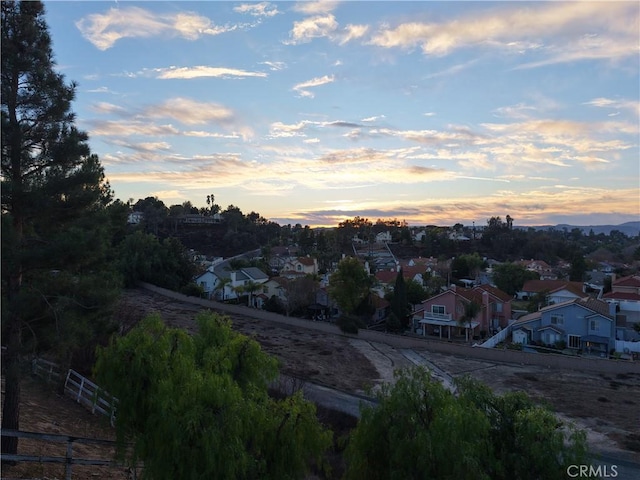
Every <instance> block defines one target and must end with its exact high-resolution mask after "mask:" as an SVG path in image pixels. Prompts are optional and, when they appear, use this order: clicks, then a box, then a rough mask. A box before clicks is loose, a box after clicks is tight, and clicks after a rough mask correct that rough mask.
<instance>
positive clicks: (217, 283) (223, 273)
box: [194, 262, 269, 303]
mask: <svg viewBox="0 0 640 480" xmlns="http://www.w3.org/2000/svg"><path fill="white" fill-rule="evenodd" d="M267 280H269V277H268V276H267V274H266V273H264V272H263V271H262V270H260V269H259V268H256V267H247V268H241V269H240V270H230V269H229V264H228V262H222V263H218V264H216V265H212V266H210V267H209V268H207V270H206V271H205V272H204V273H203V274H201V275H199V276H197V277H196V278H195V280H194V281H195V282H196V283H197V284H198V285H200V286H201V287H202V289H203V290H204V293H205V295H206V296H207V298H212V297H214V298H215V299H216V300H222V301H226V300H236V299H238V298H240V297H241V296H242V294H243V288H244V289H246V288H247V287H255V286H256V285H260V284H263V283H265V282H266V281H267ZM257 291H258V288H257V287H256V288H255V290H254V291H248V292H247V293H248V294H249V297H252V296H253V294H254V293H256V292H257ZM250 300H251V298H250ZM250 303H253V302H250Z"/></svg>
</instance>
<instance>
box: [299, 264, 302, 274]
mask: <svg viewBox="0 0 640 480" xmlns="http://www.w3.org/2000/svg"><path fill="white" fill-rule="evenodd" d="M298 271H299V272H300V271H302V265H300V264H298Z"/></svg>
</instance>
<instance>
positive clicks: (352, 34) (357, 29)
mask: <svg viewBox="0 0 640 480" xmlns="http://www.w3.org/2000/svg"><path fill="white" fill-rule="evenodd" d="M368 31H369V26H368V25H352V24H349V25H347V26H346V27H345V28H344V30H343V31H342V32H340V34H339V35H338V43H340V45H344V44H346V43H348V42H350V41H351V40H357V39H358V38H362V37H364V36H365V35H366V34H367V32H368Z"/></svg>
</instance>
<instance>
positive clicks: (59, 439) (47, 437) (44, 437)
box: [0, 429, 139, 480]
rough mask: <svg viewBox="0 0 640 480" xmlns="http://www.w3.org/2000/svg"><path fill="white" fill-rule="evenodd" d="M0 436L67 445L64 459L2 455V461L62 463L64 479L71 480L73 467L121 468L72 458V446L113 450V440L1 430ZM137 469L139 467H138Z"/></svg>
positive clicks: (133, 471) (132, 471)
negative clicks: (89, 446)
mask: <svg viewBox="0 0 640 480" xmlns="http://www.w3.org/2000/svg"><path fill="white" fill-rule="evenodd" d="M0 434H1V435H2V436H3V437H18V438H29V439H33V440H40V441H43V442H55V443H65V442H66V444H67V450H66V454H65V456H64V457H61V456H57V457H56V456H51V455H25V454H15V455H14V454H5V453H3V454H2V460H3V461H5V460H6V461H13V462H34V463H58V464H59V463H62V464H64V465H65V469H64V472H65V479H66V480H71V478H72V477H71V476H72V473H73V465H97V466H106V467H123V466H124V465H123V464H122V463H121V462H116V461H114V460H104V459H88V458H77V457H76V458H74V457H73V445H74V443H78V444H93V445H106V446H110V447H113V448H115V446H116V442H115V441H113V440H102V439H97V438H83V437H73V436H69V435H59V434H53V433H37V432H24V431H19V430H9V429H2V430H0ZM138 467H139V466H138ZM138 467H136V468H130V469H129V478H131V479H135V478H136V477H137V468H138Z"/></svg>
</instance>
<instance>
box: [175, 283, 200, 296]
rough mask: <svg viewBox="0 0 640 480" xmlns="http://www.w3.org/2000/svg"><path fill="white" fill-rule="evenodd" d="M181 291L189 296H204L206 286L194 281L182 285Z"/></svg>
mask: <svg viewBox="0 0 640 480" xmlns="http://www.w3.org/2000/svg"><path fill="white" fill-rule="evenodd" d="M180 293H181V294H183V295H187V296H188V297H200V298H202V297H204V288H202V287H201V286H200V285H198V284H196V283H194V282H191V283H188V284H186V285H185V286H184V287H182V288H181V289H180Z"/></svg>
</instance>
